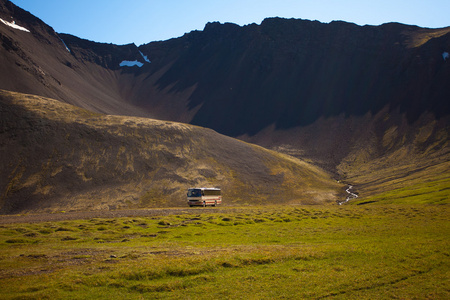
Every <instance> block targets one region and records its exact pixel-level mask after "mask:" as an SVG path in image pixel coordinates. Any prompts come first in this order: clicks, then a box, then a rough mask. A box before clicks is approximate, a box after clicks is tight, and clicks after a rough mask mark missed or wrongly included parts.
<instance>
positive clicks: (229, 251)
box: [0, 205, 450, 299]
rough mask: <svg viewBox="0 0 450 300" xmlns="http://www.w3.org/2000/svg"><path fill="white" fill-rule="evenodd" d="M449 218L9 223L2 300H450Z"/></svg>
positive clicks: (329, 211) (0, 258)
mask: <svg viewBox="0 0 450 300" xmlns="http://www.w3.org/2000/svg"><path fill="white" fill-rule="evenodd" d="M448 217H449V210H448V207H447V206H446V205H440V206H433V205H415V206H411V205H390V206H381V205H377V206H334V207H319V206H317V207H303V206H286V207H275V206H273V207H253V208H252V207H248V208H242V209H240V210H239V211H238V212H235V211H231V210H230V211H227V210H221V212H220V213H201V214H198V215H192V214H186V215H176V216H155V217H151V218H144V217H142V218H118V219H92V220H78V221H66V222H53V223H37V224H11V225H2V226H1V227H0V292H1V294H2V298H4V299H14V298H51V299H67V298H71V299H89V298H91V299H97V298H105V297H106V298H111V299H124V298H127V299H139V298H142V297H143V298H148V299H155V298H171V299H186V298H196V299H211V298H230V299H242V298H250V299H255V298H257V299H274V298H289V299H302V298H327V297H331V298H333V297H336V298H353V299H355V298H358V299H359V298H362V299H364V298H365V299H373V298H380V297H381V298H422V297H425V298H427V297H428V298H437V299H446V298H448V296H449V293H450V292H449V290H448V288H447V286H448V284H447V283H448V281H449V276H448V274H449V272H450V270H449V266H450V252H449V250H448V249H450V247H449V246H450V242H449V240H450V239H449V235H448V232H450V224H449V223H448ZM255 220H261V221H255ZM98 228H104V229H103V230H98ZM45 229H51V230H50V231H48V232H47V231H46V233H45V234H42V233H40V231H41V230H45ZM58 229H59V230H58ZM61 229H63V230H61ZM30 233H36V235H30ZM67 237H70V238H69V239H67ZM11 240H17V241H22V242H13V243H11V242H8V241H11ZM30 245H31V246H30Z"/></svg>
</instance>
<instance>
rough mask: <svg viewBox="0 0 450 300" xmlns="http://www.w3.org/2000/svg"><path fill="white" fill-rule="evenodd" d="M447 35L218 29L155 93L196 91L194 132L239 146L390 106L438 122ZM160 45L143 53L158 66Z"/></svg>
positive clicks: (333, 28)
mask: <svg viewBox="0 0 450 300" xmlns="http://www.w3.org/2000/svg"><path fill="white" fill-rule="evenodd" d="M449 32H450V28H446V29H442V30H425V29H421V28H418V27H413V26H406V25H401V24H385V25H382V26H378V27H374V26H364V27H360V26H356V25H353V24H348V23H344V22H332V23H330V24H322V23H319V22H311V21H303V20H285V19H267V20H265V21H263V23H262V24H261V25H260V26H257V25H250V26H246V27H239V26H236V25H232V24H223V25H222V24H219V23H211V24H208V25H207V26H206V27H205V30H204V31H203V32H192V33H190V34H187V35H185V36H184V37H182V38H180V39H178V40H177V41H176V42H177V45H173V46H172V49H171V51H172V52H175V50H174V49H177V50H178V53H177V54H178V57H177V58H176V59H173V60H172V61H173V65H171V66H170V68H169V70H168V71H167V72H166V73H165V74H164V75H163V76H161V78H160V79H159V80H158V81H157V84H158V85H159V87H160V88H166V87H168V86H171V87H172V88H171V89H172V91H183V90H185V89H187V88H189V87H191V86H196V89H195V91H194V92H193V93H192V95H191V96H190V98H189V108H190V109H193V108H195V107H198V106H201V107H200V109H199V110H198V111H197V113H196V114H195V116H194V117H193V120H192V123H194V124H198V125H202V126H206V127H210V128H214V129H216V130H218V131H219V132H222V133H225V134H228V135H232V136H236V135H241V134H250V135H253V134H256V133H257V132H259V131H261V129H263V128H265V127H267V126H269V125H272V124H275V126H276V128H280V129H287V128H292V127H296V126H305V125H309V124H312V123H314V122H315V121H316V120H318V119H319V118H321V117H323V118H329V117H333V116H338V115H341V114H344V115H346V116H362V115H364V114H366V113H368V112H372V113H374V114H375V113H377V112H378V111H380V110H381V109H382V108H384V107H385V106H386V105H389V106H390V108H391V109H393V110H395V109H397V108H399V109H400V111H401V112H405V113H406V116H407V118H408V120H409V121H410V122H412V121H414V120H416V119H417V118H418V117H419V116H420V115H421V114H422V113H423V112H424V111H431V112H432V113H434V114H435V115H436V116H437V117H438V118H439V117H441V116H443V115H446V114H448V113H449V112H450V104H449V101H445V100H446V99H447V100H448V99H450V88H449V87H448V85H447V84H445V82H446V80H448V78H450V61H447V60H445V59H443V56H442V55H443V53H444V52H445V51H449V50H448V49H449V48H450V33H449ZM430 36H436V38H433V39H430ZM169 42H170V43H175V41H169ZM169 42H168V43H169ZM160 44H161V45H160ZM163 45H164V43H150V44H148V45H144V46H142V47H141V49H142V51H143V52H144V53H146V54H148V55H149V57H151V58H152V60H153V61H154V62H155V66H157V65H158V63H160V62H159V60H162V62H161V64H162V65H163V66H165V65H167V64H168V63H169V61H168V59H167V58H169V60H170V59H171V58H172V56H174V54H171V55H165V56H163V57H159V56H157V55H156V54H153V53H158V50H159V47H160V46H163ZM172 61H170V62H172ZM218 112H219V113H218ZM218 115H219V116H220V117H218ZM249 116H251V117H249Z"/></svg>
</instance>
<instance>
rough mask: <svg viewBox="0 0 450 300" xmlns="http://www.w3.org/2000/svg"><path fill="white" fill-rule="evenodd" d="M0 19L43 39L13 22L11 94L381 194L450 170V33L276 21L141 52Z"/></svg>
mask: <svg viewBox="0 0 450 300" xmlns="http://www.w3.org/2000/svg"><path fill="white" fill-rule="evenodd" d="M0 8H1V10H0V18H1V19H2V20H4V21H5V22H10V23H11V22H12V21H15V24H16V25H18V26H22V27H23V28H26V29H27V30H28V31H29V32H27V31H23V30H19V29H17V28H14V27H12V26H9V25H7V23H5V22H0V42H1V44H0V88H1V89H5V90H10V91H16V92H22V93H29V94H35V95H40V96H45V97H50V98H53V99H57V100H60V101H62V102H65V103H69V104H73V105H76V106H78V107H81V108H84V109H87V110H89V111H91V112H95V113H105V114H110V115H126V116H139V117H151V118H155V119H160V120H170V121H176V122H184V123H190V124H194V125H200V126H203V127H207V128H211V129H213V130H216V131H217V132H219V133H222V134H226V135H228V136H232V137H238V138H240V139H242V140H245V141H248V142H252V143H257V144H259V145H262V146H264V147H267V148H271V149H275V150H277V151H279V152H283V153H287V154H290V155H293V156H296V157H298V158H302V159H307V160H309V161H311V162H313V163H314V164H316V165H320V166H321V167H324V168H326V169H327V170H328V171H331V172H333V173H335V174H336V175H337V176H339V177H340V178H342V179H346V180H350V181H351V182H354V183H357V184H358V185H359V187H360V188H361V189H362V192H365V193H367V194H375V193H378V192H379V191H380V190H385V189H389V188H390V187H393V186H396V185H395V182H394V181H396V180H397V179H398V178H402V177H405V176H406V177H405V178H407V176H409V175H411V174H416V175H417V174H418V173H417V170H418V169H420V170H430V173H432V171H431V170H436V168H437V169H439V170H446V169H448V168H446V167H445V166H444V165H442V164H441V163H442V162H446V161H448V160H449V151H448V132H449V115H450V85H449V84H448V82H449V81H450V57H449V54H448V53H450V27H447V28H441V29H426V28H420V27H416V26H409V25H402V24H396V23H389V24H384V25H381V26H357V25H355V24H350V23H345V22H331V23H329V24H324V23H320V22H317V21H314V22H313V21H306V20H296V19H280V18H271V19H266V20H264V21H263V22H262V24H261V25H256V24H252V25H248V26H243V27H241V26H237V25H234V24H229V23H226V24H220V23H208V24H207V25H206V26H205V28H204V30H203V31H193V32H191V33H188V34H185V35H184V36H182V37H179V38H175V39H171V40H167V41H160V42H152V43H149V44H145V45H141V46H139V47H137V46H136V45H134V44H129V45H120V46H119V45H113V44H103V43H96V42H92V41H87V40H83V39H80V38H78V37H74V36H71V35H68V34H57V33H55V32H54V30H53V29H52V28H51V27H49V26H47V25H46V24H44V23H43V22H42V21H40V20H39V19H37V18H36V17H34V16H33V15H31V14H29V13H28V12H25V11H23V10H21V9H20V8H18V7H16V6H14V5H13V4H12V3H10V2H9V1H5V0H0ZM10 23H8V24H10ZM412 162H413V163H412ZM374 169H376V170H377V172H373V170H374ZM438 173H439V174H440V173H441V172H440V171H439V172H438ZM444 173H445V174H447V173H448V171H447V172H445V171H444ZM368 174H371V175H373V177H370V176H369V177H370V178H369V177H367V175H368ZM445 174H444V175H442V176H441V177H439V178H440V179H439V180H441V179H442V178H448V177H450V176H448V174H447V175H445ZM424 176H425V175H424ZM385 178H388V179H385ZM445 180H447V182H448V180H450V179H445ZM387 182H389V184H388V183H387ZM391 183H392V184H391ZM397 183H398V182H397Z"/></svg>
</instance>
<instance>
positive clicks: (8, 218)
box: [0, 207, 239, 224]
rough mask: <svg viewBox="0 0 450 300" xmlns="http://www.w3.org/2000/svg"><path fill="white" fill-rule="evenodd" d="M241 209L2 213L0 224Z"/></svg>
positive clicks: (202, 208)
mask: <svg viewBox="0 0 450 300" xmlns="http://www.w3.org/2000/svg"><path fill="white" fill-rule="evenodd" d="M236 210H239V209H238V208H236V207H234V208H232V207H226V208H225V207H223V208H221V207H206V208H204V207H195V208H156V209H132V210H114V211H84V212H66V213H62V212H61V213H47V214H25V215H0V224H13V223H40V222H56V221H67V220H83V219H92V218H124V217H150V216H168V215H182V214H202V213H223V212H230V211H236Z"/></svg>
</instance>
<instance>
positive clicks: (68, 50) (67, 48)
mask: <svg viewBox="0 0 450 300" xmlns="http://www.w3.org/2000/svg"><path fill="white" fill-rule="evenodd" d="M59 39H60V40H61V42H62V43H63V45H64V47H66V50H67V52H69V53H70V49H69V47H67V45H66V43H64V41H63V39H62V38H59Z"/></svg>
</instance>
